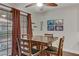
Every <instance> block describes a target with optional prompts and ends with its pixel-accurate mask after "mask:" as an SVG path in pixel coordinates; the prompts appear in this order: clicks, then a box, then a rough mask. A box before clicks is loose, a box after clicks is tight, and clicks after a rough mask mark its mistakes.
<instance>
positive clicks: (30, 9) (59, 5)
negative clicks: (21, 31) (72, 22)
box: [5, 3, 79, 13]
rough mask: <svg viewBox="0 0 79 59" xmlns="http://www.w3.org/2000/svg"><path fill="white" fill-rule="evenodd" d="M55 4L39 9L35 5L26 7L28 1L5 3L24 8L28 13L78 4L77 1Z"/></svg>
mask: <svg viewBox="0 0 79 59" xmlns="http://www.w3.org/2000/svg"><path fill="white" fill-rule="evenodd" d="M57 4H58V6H57V7H48V6H43V9H42V10H40V8H39V7H37V6H36V5H35V6H31V7H28V8H26V7H25V6H26V5H28V3H11V4H8V3H7V4H5V5H8V6H11V7H15V8H18V9H21V10H24V11H25V12H29V13H32V12H47V11H49V10H53V9H56V8H62V7H68V6H75V5H77V6H79V3H57Z"/></svg>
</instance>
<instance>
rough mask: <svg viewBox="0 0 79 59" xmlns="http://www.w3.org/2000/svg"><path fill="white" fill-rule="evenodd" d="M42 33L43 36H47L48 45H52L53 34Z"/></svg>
mask: <svg viewBox="0 0 79 59" xmlns="http://www.w3.org/2000/svg"><path fill="white" fill-rule="evenodd" d="M44 35H45V37H47V40H48V42H49V43H48V46H52V41H53V34H49V33H45V34H44Z"/></svg>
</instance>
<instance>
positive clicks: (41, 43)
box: [22, 36, 58, 55]
mask: <svg viewBox="0 0 79 59" xmlns="http://www.w3.org/2000/svg"><path fill="white" fill-rule="evenodd" d="M22 40H26V41H27V42H30V48H32V47H34V46H37V49H38V50H40V51H41V54H40V55H42V51H43V50H44V49H46V48H47V47H48V45H50V42H52V43H53V42H54V41H56V40H58V37H53V38H51V40H48V38H47V37H46V36H33V37H32V38H31V39H26V38H22Z"/></svg>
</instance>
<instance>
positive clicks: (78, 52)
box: [63, 49, 79, 54]
mask: <svg viewBox="0 0 79 59" xmlns="http://www.w3.org/2000/svg"><path fill="white" fill-rule="evenodd" d="M63 51H65V52H69V53H73V54H79V51H75V50H68V49H64V50H63Z"/></svg>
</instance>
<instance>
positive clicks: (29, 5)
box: [25, 3, 35, 8]
mask: <svg viewBox="0 0 79 59" xmlns="http://www.w3.org/2000/svg"><path fill="white" fill-rule="evenodd" d="M33 5H35V4H34V3H31V4H28V5H26V6H25V7H26V8H27V7H31V6H33Z"/></svg>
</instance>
